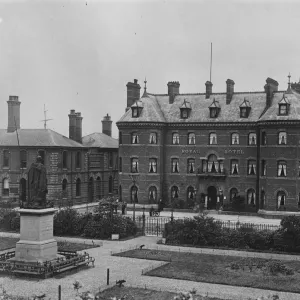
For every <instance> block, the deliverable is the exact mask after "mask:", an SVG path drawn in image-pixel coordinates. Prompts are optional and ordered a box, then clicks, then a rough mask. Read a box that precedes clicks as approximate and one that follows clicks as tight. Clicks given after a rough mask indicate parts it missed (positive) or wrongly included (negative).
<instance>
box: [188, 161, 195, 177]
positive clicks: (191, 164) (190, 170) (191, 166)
mask: <svg viewBox="0 0 300 300" xmlns="http://www.w3.org/2000/svg"><path fill="white" fill-rule="evenodd" d="M187 172H188V173H190V174H192V173H195V159H194V158H189V159H188V169H187Z"/></svg>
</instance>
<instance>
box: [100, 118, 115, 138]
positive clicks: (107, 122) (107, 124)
mask: <svg viewBox="0 0 300 300" xmlns="http://www.w3.org/2000/svg"><path fill="white" fill-rule="evenodd" d="M101 122H102V133H104V134H106V135H108V136H111V128H112V120H111V117H110V115H109V114H107V115H106V116H104V117H103V120H102V121H101Z"/></svg>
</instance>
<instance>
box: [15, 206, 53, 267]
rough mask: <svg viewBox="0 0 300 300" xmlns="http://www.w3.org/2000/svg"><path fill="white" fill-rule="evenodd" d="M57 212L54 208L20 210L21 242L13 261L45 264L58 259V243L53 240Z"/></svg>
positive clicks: (17, 246)
mask: <svg viewBox="0 0 300 300" xmlns="http://www.w3.org/2000/svg"><path fill="white" fill-rule="evenodd" d="M56 211H57V210H56V209H54V208H46V209H19V210H18V212H19V213H20V222H21V224H20V225H21V227H20V240H19V241H18V242H17V244H16V251H15V257H14V258H13V259H12V260H14V261H19V262H21V261H22V262H45V261H49V260H53V259H56V258H57V257H58V255H57V242H56V240H55V239H54V238H53V216H54V213H55V212H56Z"/></svg>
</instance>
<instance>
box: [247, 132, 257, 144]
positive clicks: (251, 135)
mask: <svg viewBox="0 0 300 300" xmlns="http://www.w3.org/2000/svg"><path fill="white" fill-rule="evenodd" d="M248 138H249V139H248V144H249V145H256V133H254V132H251V133H249V136H248Z"/></svg>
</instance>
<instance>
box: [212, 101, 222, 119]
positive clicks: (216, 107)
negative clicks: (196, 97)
mask: <svg viewBox="0 0 300 300" xmlns="http://www.w3.org/2000/svg"><path fill="white" fill-rule="evenodd" d="M220 110H221V108H220V105H219V102H218V101H216V100H215V99H214V101H213V102H212V104H211V105H210V106H209V114H210V117H211V118H217V117H218V115H219V112H220Z"/></svg>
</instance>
